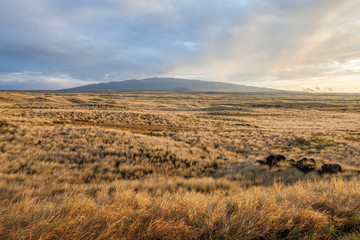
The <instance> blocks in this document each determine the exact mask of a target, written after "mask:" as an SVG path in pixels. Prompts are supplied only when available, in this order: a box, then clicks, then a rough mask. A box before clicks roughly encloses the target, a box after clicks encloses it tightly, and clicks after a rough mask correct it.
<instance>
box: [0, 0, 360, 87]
mask: <svg viewBox="0 0 360 240" xmlns="http://www.w3.org/2000/svg"><path fill="white" fill-rule="evenodd" d="M359 14H360V3H359V2H358V1H356V0H344V1H337V0H316V1H310V0H305V1H304V0H302V1H300V0H295V1H287V0H270V1H262V0H253V1H248V0H224V1H216V0H198V1H190V0H182V1H178V0H154V1H147V0H137V1H129V0H101V1H98V0H90V1H89V0H87V1H85V0H78V1H70V0H54V1H46V0H28V1H26V4H25V3H24V2H23V1H20V0H12V1H2V2H0V32H1V36H0V81H2V82H0V88H5V87H7V86H9V85H8V83H7V84H5V80H4V79H9V78H11V77H14V75H13V74H14V73H21V75H20V76H21V77H22V78H23V81H26V82H27V83H28V85H29V87H30V86H32V87H33V88H46V86H47V84H49V85H48V86H50V87H51V88H56V87H57V86H59V87H60V86H63V85H64V83H65V82H66V85H69V86H71V85H73V86H75V85H77V84H79V83H87V82H101V81H112V80H124V79H129V78H144V77H152V76H177V77H190V78H200V79H204V80H216V81H226V82H234V83H239V84H248V85H250V84H251V85H255V86H267V87H280V88H281V89H292V90H294V89H295V90H302V89H305V88H312V89H314V86H311V85H312V84H314V81H315V82H316V83H317V84H318V86H319V87H321V88H322V89H326V88H325V86H330V87H331V88H333V89H334V91H340V90H341V91H354V89H355V88H356V87H360V86H359V85H360V84H359V83H358V81H355V79H358V78H359V76H360V73H359V71H360V66H359V65H360V63H359V59H360V47H359V45H358V43H359V42H360V20H359V18H358V16H359ZM31 72H41V74H40V75H39V76H38V80H34V78H33V75H32V74H29V73H31ZM63 76H66V78H64V77H63ZM14 79H15V80H16V79H17V80H16V81H15V82H13V84H12V85H11V86H12V87H14V88H16V87H18V88H21V87H23V86H25V85H24V82H22V83H21V82H19V78H18V77H17V78H14ZM39 79H40V80H39ZM47 79H54V81H53V82H52V83H49V81H48V80H47ZM344 79H345V80H344ZM54 82H58V83H59V84H58V85H56V84H55V83H54ZM50 87H49V88H50ZM356 91H358V90H356Z"/></svg>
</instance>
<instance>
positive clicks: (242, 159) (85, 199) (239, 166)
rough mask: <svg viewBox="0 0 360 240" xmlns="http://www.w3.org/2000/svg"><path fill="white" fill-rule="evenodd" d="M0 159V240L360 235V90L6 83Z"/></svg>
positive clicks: (0, 98) (0, 111) (0, 106)
mask: <svg viewBox="0 0 360 240" xmlns="http://www.w3.org/2000/svg"><path fill="white" fill-rule="evenodd" d="M269 154H283V155H285V156H286V157H287V159H290V158H293V159H295V160H298V159H301V158H303V157H307V158H314V159H315V160H316V169H317V170H319V169H320V167H321V165H322V164H323V163H338V164H340V165H341V167H342V168H343V170H344V171H343V173H339V174H332V175H330V174H323V175H319V174H318V173H317V172H316V171H313V172H311V173H309V174H304V173H302V172H300V171H298V170H297V169H295V168H293V167H291V166H290V165H289V164H287V163H284V164H281V165H280V166H279V167H273V168H271V169H270V168H269V167H267V166H263V165H258V164H257V163H255V161H256V160H259V159H260V160H261V159H264V158H265V157H266V156H268V155H269ZM0 164H1V165H0V166H1V168H0V239H360V174H359V170H360V95H340V94H339V95H335V94H333V95H315V94H220V93H218V94H215V93H201V94H200V93H167V92H99V93H61V92H0Z"/></svg>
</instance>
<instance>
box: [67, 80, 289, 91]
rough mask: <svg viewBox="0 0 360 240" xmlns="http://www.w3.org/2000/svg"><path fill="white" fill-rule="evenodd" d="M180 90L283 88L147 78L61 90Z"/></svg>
mask: <svg viewBox="0 0 360 240" xmlns="http://www.w3.org/2000/svg"><path fill="white" fill-rule="evenodd" d="M106 90H112V91H178V92H259V93H272V92H273V93H277V92H285V91H282V90H277V89H271V88H261V87H251V86H245V85H237V84H233V83H223V82H210V81H201V80H188V79H180V78H147V79H141V80H135V79H132V80H125V81H118V82H107V83H98V84H89V85H85V86H80V87H75V88H69V89H63V90H61V91H74V92H84V91H106Z"/></svg>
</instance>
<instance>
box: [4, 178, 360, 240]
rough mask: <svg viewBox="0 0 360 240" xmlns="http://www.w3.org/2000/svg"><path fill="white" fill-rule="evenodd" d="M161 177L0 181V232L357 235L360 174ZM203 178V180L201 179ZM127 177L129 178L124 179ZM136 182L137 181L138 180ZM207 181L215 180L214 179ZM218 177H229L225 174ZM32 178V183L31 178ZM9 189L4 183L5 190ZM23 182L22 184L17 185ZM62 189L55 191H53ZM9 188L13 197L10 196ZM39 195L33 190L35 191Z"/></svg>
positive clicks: (28, 235) (16, 235)
mask: <svg viewBox="0 0 360 240" xmlns="http://www.w3.org/2000/svg"><path fill="white" fill-rule="evenodd" d="M181 182H182V184H183V187H178V188H177V190H176V191H175V192H171V189H175V188H176V185H177V184H178V183H179V182H178V183H176V182H173V183H165V182H164V187H159V186H158V188H157V189H156V193H149V192H148V191H140V192H134V191H133V190H132V189H131V184H130V183H127V182H118V183H116V184H113V185H112V186H111V187H107V186H104V185H97V186H91V187H87V186H79V187H78V189H76V190H73V189H67V188H66V187H65V188H63V191H64V192H63V193H64V195H62V194H61V197H59V196H57V192H55V191H50V192H46V190H45V189H46V188H45V187H44V186H43V189H42V190H40V191H39V190H38V189H36V188H35V186H29V187H28V188H26V189H25V187H24V188H22V189H20V188H18V187H16V186H9V185H7V184H6V183H2V185H1V196H2V198H3V199H2V201H1V218H0V237H1V239H122V238H123V239H283V238H286V239H300V238H303V239H338V238H340V237H347V238H346V239H358V238H359V237H360V234H359V229H360V183H359V179H352V180H350V181H343V180H341V179H340V178H337V177H334V178H331V179H330V180H328V181H319V182H305V183H304V182H302V183H298V184H295V185H292V186H285V185H282V184H275V185H274V186H273V187H271V188H265V187H254V188H251V189H247V190H245V189H242V188H238V187H236V186H231V185H229V190H228V191H226V192H225V191H222V190H214V191H211V192H209V193H207V194H204V193H201V192H198V191H194V190H190V191H189V190H188V189H187V187H186V186H184V185H187V184H188V185H189V186H191V185H192V186H193V187H195V185H196V183H195V182H192V183H188V182H186V180H183V181H181ZM200 182H201V181H200ZM129 184H130V185H129ZM138 184H141V183H138ZM207 184H213V185H214V186H216V184H217V183H216V182H213V180H209V179H208V180H207ZM222 184H223V185H224V184H225V185H226V184H229V183H226V182H223V183H222ZM30 185H31V184H30ZM5 189H6V190H5ZM21 190H23V192H22V193H21ZM59 192H60V193H61V191H58V193H59ZM10 196H11V197H10ZM35 196H37V197H35Z"/></svg>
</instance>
